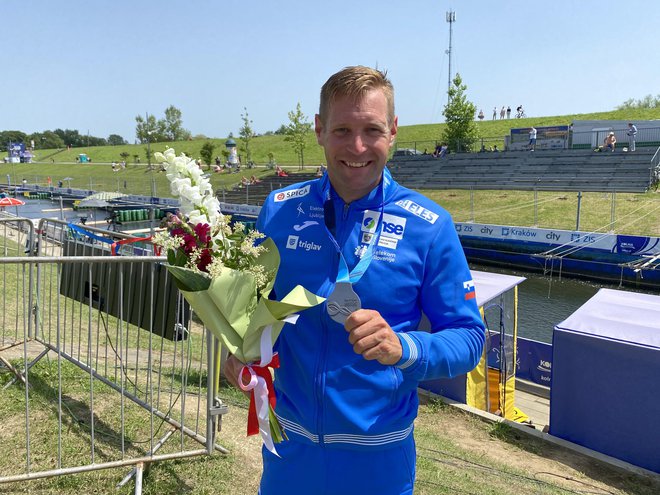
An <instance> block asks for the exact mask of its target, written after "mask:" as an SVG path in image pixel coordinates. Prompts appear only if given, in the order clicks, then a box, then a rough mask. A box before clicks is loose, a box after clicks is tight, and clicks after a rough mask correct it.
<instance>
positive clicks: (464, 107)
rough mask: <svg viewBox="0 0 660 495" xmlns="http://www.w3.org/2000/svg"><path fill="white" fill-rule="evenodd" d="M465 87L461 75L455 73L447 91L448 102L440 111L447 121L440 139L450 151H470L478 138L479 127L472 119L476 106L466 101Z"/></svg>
mask: <svg viewBox="0 0 660 495" xmlns="http://www.w3.org/2000/svg"><path fill="white" fill-rule="evenodd" d="M466 89H467V86H466V85H465V84H463V80H462V79H461V75H460V74H458V73H457V74H456V76H455V77H454V80H453V81H452V84H451V87H450V88H449V91H448V93H449V103H447V105H445V109H444V111H443V112H442V114H443V115H444V116H445V122H446V123H447V125H446V126H445V128H444V130H443V132H442V140H443V141H444V142H445V143H447V146H449V149H450V150H452V151H470V149H472V146H473V145H474V143H475V142H476V141H477V139H478V138H479V129H478V128H477V124H476V122H475V121H474V115H475V114H476V112H477V107H476V106H475V105H474V103H472V102H470V101H468V99H467V96H466V95H465V90H466Z"/></svg>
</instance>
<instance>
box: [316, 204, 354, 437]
mask: <svg viewBox="0 0 660 495" xmlns="http://www.w3.org/2000/svg"><path fill="white" fill-rule="evenodd" d="M349 210H350V205H349V204H347V203H344V207H343V209H342V225H340V226H339V227H340V228H338V229H337V243H338V244H339V245H340V246H341V243H340V239H341V238H342V237H343V234H344V232H343V230H344V229H345V228H346V219H347V218H348V213H349ZM340 233H341V234H342V235H339V234H340ZM338 266H339V253H337V255H336V256H335V260H334V266H333V272H336V271H337V269H338ZM323 307H324V310H325V308H326V303H324V304H323ZM327 321H328V320H327V318H326V315H325V314H323V315H321V331H322V334H321V355H320V356H319V360H318V367H317V370H316V401H317V403H318V408H317V410H318V414H317V416H316V431H317V433H318V435H319V445H324V444H325V441H324V432H323V431H324V430H323V419H324V417H325V409H324V400H323V398H324V396H325V367H326V350H327V348H328V332H329V329H328V323H327Z"/></svg>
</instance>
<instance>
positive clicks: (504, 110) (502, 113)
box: [500, 105, 506, 120]
mask: <svg viewBox="0 0 660 495" xmlns="http://www.w3.org/2000/svg"><path fill="white" fill-rule="evenodd" d="M505 114H506V108H504V105H502V109H501V110H500V120H502V119H503V118H504V115H505Z"/></svg>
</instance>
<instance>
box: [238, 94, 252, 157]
mask: <svg viewBox="0 0 660 495" xmlns="http://www.w3.org/2000/svg"><path fill="white" fill-rule="evenodd" d="M243 110H245V113H242V114H241V119H242V120H243V126H242V127H241V128H240V129H239V130H238V135H239V136H240V139H241V142H242V145H241V151H242V152H244V153H245V159H246V160H247V163H250V162H251V161H252V152H251V151H250V141H251V140H252V138H253V137H254V131H253V130H252V121H251V120H250V117H249V115H248V111H247V108H245V107H243Z"/></svg>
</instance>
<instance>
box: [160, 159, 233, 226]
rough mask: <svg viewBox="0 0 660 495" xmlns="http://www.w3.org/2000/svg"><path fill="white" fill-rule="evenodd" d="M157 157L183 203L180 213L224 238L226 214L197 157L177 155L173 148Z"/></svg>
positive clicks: (176, 195) (172, 188) (194, 223)
mask: <svg viewBox="0 0 660 495" xmlns="http://www.w3.org/2000/svg"><path fill="white" fill-rule="evenodd" d="M154 156H155V158H156V160H158V161H160V162H162V164H163V166H164V167H165V172H166V175H167V179H168V180H169V181H170V191H171V192H172V195H174V197H176V198H179V200H180V202H181V212H182V213H183V214H184V215H186V216H187V217H188V220H189V222H190V223H192V224H193V225H196V224H198V223H207V224H209V225H210V226H211V232H212V233H213V237H214V238H222V235H223V233H222V232H223V231H222V226H223V223H224V221H225V220H224V216H223V215H222V214H221V213H220V202H219V201H218V199H217V198H216V197H215V196H214V195H213V187H212V186H211V182H210V181H209V180H208V178H206V177H204V175H203V174H202V171H201V169H200V168H199V167H198V166H197V164H196V163H195V160H193V159H191V158H188V157H187V156H186V155H184V154H181V155H179V156H176V153H175V152H174V150H173V149H172V148H168V149H167V150H165V153H160V152H156V153H154Z"/></svg>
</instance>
